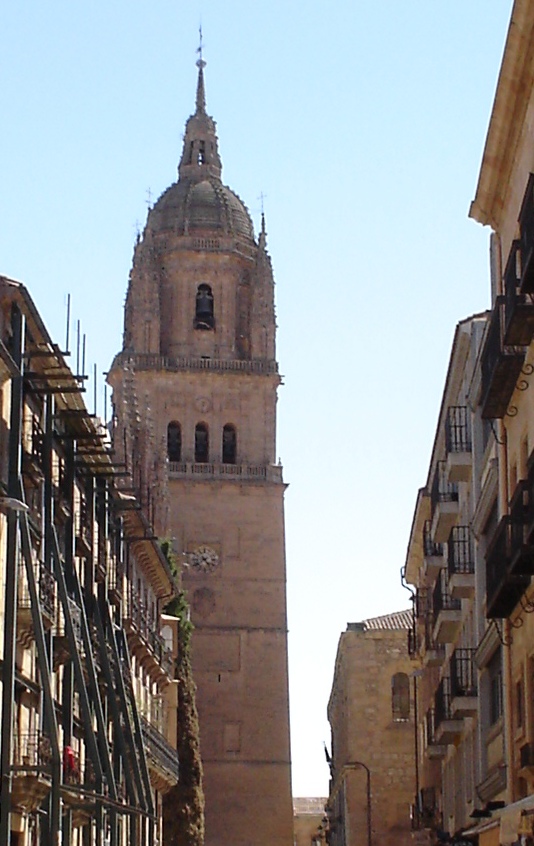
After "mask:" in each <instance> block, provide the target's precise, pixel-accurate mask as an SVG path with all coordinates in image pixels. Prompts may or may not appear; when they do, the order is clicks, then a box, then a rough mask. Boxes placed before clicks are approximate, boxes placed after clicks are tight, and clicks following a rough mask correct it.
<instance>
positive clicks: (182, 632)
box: [160, 541, 204, 846]
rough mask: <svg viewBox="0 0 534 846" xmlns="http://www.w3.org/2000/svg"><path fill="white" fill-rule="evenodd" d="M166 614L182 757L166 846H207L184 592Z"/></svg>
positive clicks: (168, 553)
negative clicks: (173, 636)
mask: <svg viewBox="0 0 534 846" xmlns="http://www.w3.org/2000/svg"><path fill="white" fill-rule="evenodd" d="M160 546H161V550H162V552H163V554H164V555H165V557H166V558H167V561H168V563H169V566H170V568H171V570H172V571H173V573H174V574H175V575H177V574H178V563H177V560H176V557H175V556H174V554H173V552H172V549H171V544H170V541H162V542H161V544H160ZM165 613H166V614H170V615H172V616H173V617H177V618H178V621H179V622H178V658H177V660H176V676H175V677H176V679H177V680H178V756H179V760H180V780H179V782H178V784H177V785H176V786H175V787H173V788H172V790H170V791H169V793H167V794H166V796H164V799H163V842H164V846H204V791H203V787H202V760H201V757H200V732H199V725H198V712H197V707H196V685H195V682H194V679H193V670H192V667H191V633H192V631H193V624H192V623H191V621H190V614H189V605H188V602H187V599H186V595H185V593H184V591H180V592H179V593H178V595H177V596H176V597H174V599H172V600H171V602H170V603H169V604H168V606H167V607H166V609H165Z"/></svg>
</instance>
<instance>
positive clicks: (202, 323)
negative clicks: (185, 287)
mask: <svg viewBox="0 0 534 846" xmlns="http://www.w3.org/2000/svg"><path fill="white" fill-rule="evenodd" d="M194 326H195V329H204V330H209V329H215V317H214V315H213V294H212V292H211V288H210V286H209V285H204V284H202V285H199V286H198V289H197V297H196V304H195V321H194Z"/></svg>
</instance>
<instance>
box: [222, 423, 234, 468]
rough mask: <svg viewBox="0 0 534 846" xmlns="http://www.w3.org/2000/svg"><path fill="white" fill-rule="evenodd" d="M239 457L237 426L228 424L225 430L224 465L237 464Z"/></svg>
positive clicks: (223, 445) (223, 443)
mask: <svg viewBox="0 0 534 846" xmlns="http://www.w3.org/2000/svg"><path fill="white" fill-rule="evenodd" d="M236 456H237V434H236V431H235V426H232V424H231V423H227V424H226V426H225V427H224V429H223V440H222V460H223V464H235V463H236Z"/></svg>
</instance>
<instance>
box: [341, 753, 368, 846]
mask: <svg viewBox="0 0 534 846" xmlns="http://www.w3.org/2000/svg"><path fill="white" fill-rule="evenodd" d="M358 767H361V768H362V770H365V775H366V781H367V785H366V787H367V808H366V811H367V846H373V844H372V828H371V822H372V821H371V770H370V769H369V767H368V766H367V764H364V763H363V761H349V762H348V763H347V764H345V765H344V766H343V769H344V770H356V769H358Z"/></svg>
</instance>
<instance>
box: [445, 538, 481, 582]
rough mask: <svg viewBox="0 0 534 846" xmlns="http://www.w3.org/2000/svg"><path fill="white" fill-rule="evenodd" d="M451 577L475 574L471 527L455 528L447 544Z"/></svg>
mask: <svg viewBox="0 0 534 846" xmlns="http://www.w3.org/2000/svg"><path fill="white" fill-rule="evenodd" d="M447 553H448V565H449V575H452V574H454V573H460V574H470V573H474V572H475V560H474V555H473V545H472V542H471V529H470V528H469V526H454V527H453V528H452V529H451V533H450V535H449V540H448V542H447Z"/></svg>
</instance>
